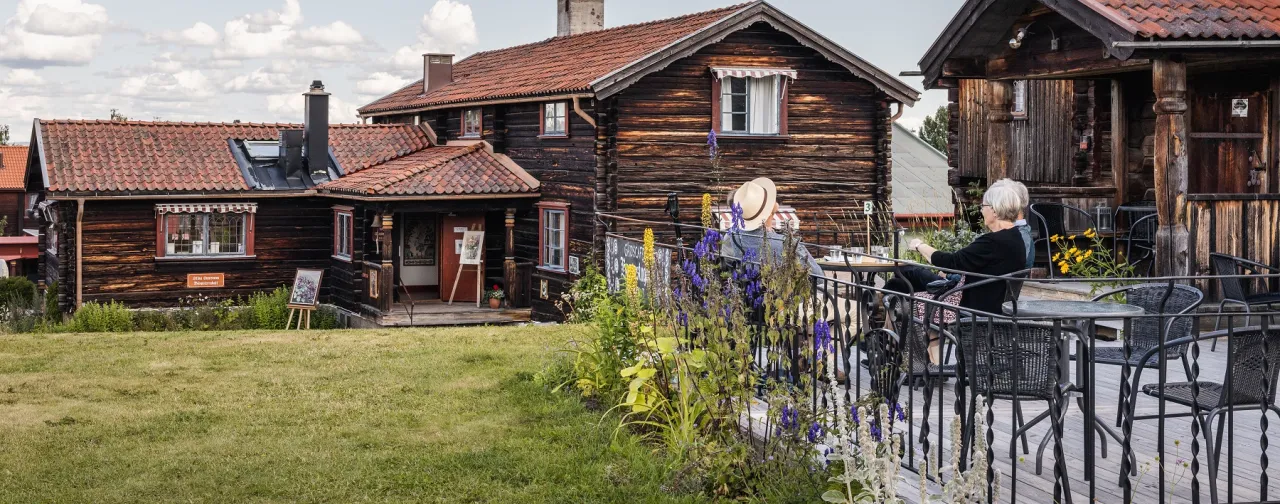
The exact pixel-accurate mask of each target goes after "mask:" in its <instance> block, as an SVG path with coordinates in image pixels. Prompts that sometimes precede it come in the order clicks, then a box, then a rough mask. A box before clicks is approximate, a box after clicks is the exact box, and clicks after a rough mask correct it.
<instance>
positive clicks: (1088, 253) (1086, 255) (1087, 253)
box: [1084, 249, 1093, 258]
mask: <svg viewBox="0 0 1280 504" xmlns="http://www.w3.org/2000/svg"><path fill="white" fill-rule="evenodd" d="M1084 256H1085V257H1086V258H1088V257H1092V256H1093V249H1089V251H1088V252H1085V253H1084Z"/></svg>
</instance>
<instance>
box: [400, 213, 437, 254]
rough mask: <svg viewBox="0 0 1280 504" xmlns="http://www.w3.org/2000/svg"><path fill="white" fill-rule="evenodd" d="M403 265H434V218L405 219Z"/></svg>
mask: <svg viewBox="0 0 1280 504" xmlns="http://www.w3.org/2000/svg"><path fill="white" fill-rule="evenodd" d="M404 265H405V266H435V265H436V220H435V219H434V218H406V219H405V228H404Z"/></svg>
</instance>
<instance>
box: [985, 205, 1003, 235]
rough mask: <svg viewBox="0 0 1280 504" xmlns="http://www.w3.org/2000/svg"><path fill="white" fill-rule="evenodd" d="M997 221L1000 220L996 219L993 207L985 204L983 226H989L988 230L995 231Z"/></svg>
mask: <svg viewBox="0 0 1280 504" xmlns="http://www.w3.org/2000/svg"><path fill="white" fill-rule="evenodd" d="M997 220H999V219H997V218H996V211H995V209H993V208H991V205H988V204H986V203H983V204H982V224H983V225H985V226H987V229H992V230H993V229H995V225H996V221H997Z"/></svg>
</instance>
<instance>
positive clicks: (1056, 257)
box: [1053, 254, 1062, 262]
mask: <svg viewBox="0 0 1280 504" xmlns="http://www.w3.org/2000/svg"><path fill="white" fill-rule="evenodd" d="M1059 257H1062V254H1054V255H1053V262H1058V258H1059Z"/></svg>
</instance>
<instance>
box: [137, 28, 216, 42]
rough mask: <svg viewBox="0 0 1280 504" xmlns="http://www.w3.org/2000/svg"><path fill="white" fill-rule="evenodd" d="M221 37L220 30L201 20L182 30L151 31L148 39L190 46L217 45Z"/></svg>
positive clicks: (149, 40) (148, 40)
mask: <svg viewBox="0 0 1280 504" xmlns="http://www.w3.org/2000/svg"><path fill="white" fill-rule="evenodd" d="M220 38H221V35H219V34H218V30H216V29H214V27H212V26H209V25H208V24H207V23H203V22H200V23H196V24H194V25H191V27H190V28H187V29H185V30H182V31H173V30H165V31H162V32H158V33H149V34H147V37H146V41H147V42H149V43H167V44H179V45H189V46H213V45H217V43H218V40H219V39H220Z"/></svg>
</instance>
